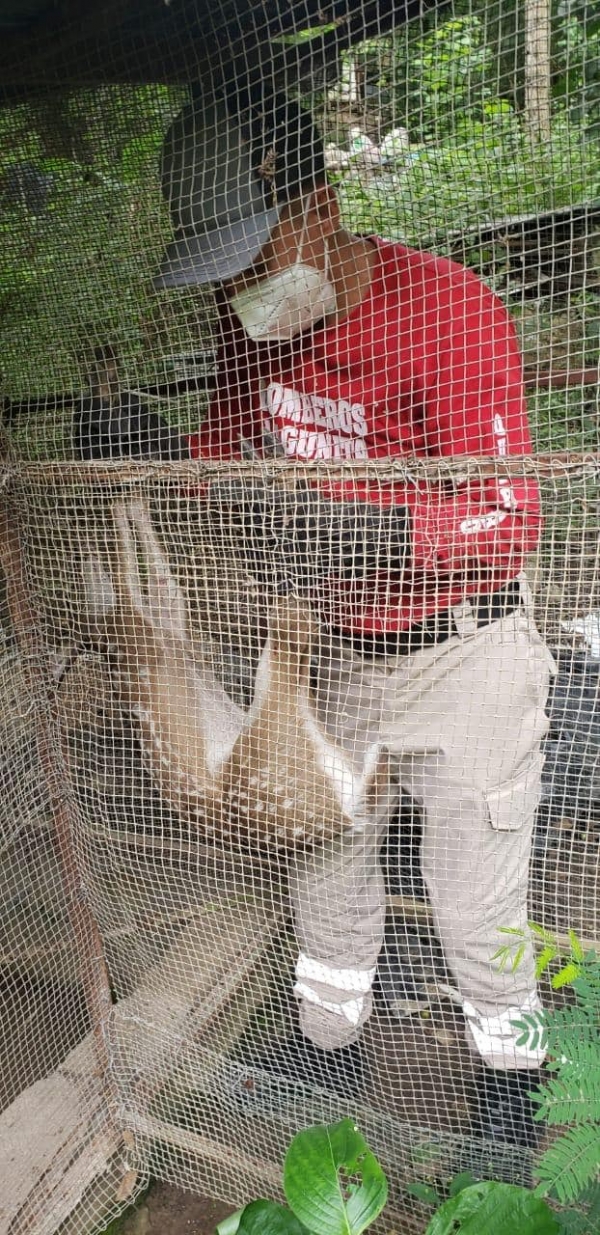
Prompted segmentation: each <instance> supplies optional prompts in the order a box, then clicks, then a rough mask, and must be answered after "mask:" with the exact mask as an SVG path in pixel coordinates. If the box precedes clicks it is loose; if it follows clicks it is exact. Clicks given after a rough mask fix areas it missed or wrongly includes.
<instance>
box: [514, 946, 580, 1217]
mask: <svg viewBox="0 0 600 1235" xmlns="http://www.w3.org/2000/svg"><path fill="white" fill-rule="evenodd" d="M502 933H503V934H505V935H507V936H509V938H510V942H509V943H507V944H506V945H503V946H502V947H501V948H499V949H498V951H497V952H496V954H495V958H494V959H495V960H496V963H497V964H499V965H500V966H501V967H502V966H505V965H506V964H511V965H512V966H513V967H514V958H515V957H518V955H519V953H520V951H521V948H522V946H523V941H524V940H525V939H529V940H530V941H533V942H536V941H537V943H538V945H539V946H540V951H539V953H538V958H537V973H538V977H541V975H542V974H543V973H547V972H549V971H551V970H554V972H552V977H551V983H552V986H553V988H554V989H555V990H562V989H563V988H565V987H567V986H569V987H571V988H572V990H573V993H574V996H575V1002H574V1004H571V1005H567V1006H564V1007H560V1008H551V1009H545V1010H544V1011H541V1012H537V1013H532V1014H528V1015H524V1016H523V1017H522V1018H521V1019H520V1020H519V1021H515V1026H516V1027H517V1028H518V1029H519V1030H520V1031H521V1037H520V1039H519V1042H520V1043H521V1044H523V1045H525V1044H529V1045H530V1046H537V1045H543V1046H545V1047H546V1049H547V1050H548V1054H549V1059H548V1062H547V1063H546V1078H547V1079H546V1080H545V1082H544V1084H543V1085H541V1086H540V1088H539V1090H538V1091H537V1092H536V1093H535V1094H534V1097H535V1101H536V1102H537V1104H538V1111H537V1113H536V1119H538V1120H544V1121H545V1122H546V1123H547V1124H548V1125H550V1126H560V1127H565V1131H564V1132H562V1133H561V1135H560V1136H559V1137H558V1138H557V1139H556V1140H555V1141H553V1143H552V1144H551V1145H550V1147H549V1148H548V1149H547V1150H546V1152H545V1153H544V1154H543V1155H542V1157H541V1159H540V1161H539V1162H538V1164H537V1168H536V1172H537V1176H538V1178H539V1184H538V1187H537V1188H536V1195H538V1196H552V1197H555V1198H556V1199H557V1200H558V1201H560V1202H561V1203H562V1204H564V1205H573V1204H575V1206H576V1208H575V1210H574V1212H573V1213H571V1214H569V1213H567V1214H566V1215H564V1216H561V1222H563V1226H564V1229H565V1230H570V1231H577V1232H580V1231H581V1232H586V1233H587V1232H589V1235H595V1233H596V1232H597V1230H598V1227H597V1226H594V1225H593V1222H592V1216H591V1215H593V1213H594V1211H597V1212H600V957H598V955H597V954H596V953H595V952H594V951H593V950H588V951H586V949H585V948H584V947H583V944H582V943H581V940H580V939H579V937H578V936H577V935H576V933H575V932H574V931H569V951H568V953H566V954H565V953H564V950H563V948H562V947H561V945H560V944H559V941H558V940H557V939H556V937H555V936H553V935H552V934H551V933H550V932H549V931H546V930H544V929H543V927H540V926H538V925H537V924H536V923H534V922H530V923H529V924H528V927H527V930H526V931H521V930H517V929H513V928H505V929H503V932H502ZM511 958H512V959H511ZM586 1211H587V1212H586ZM563 1218H564V1221H563Z"/></svg>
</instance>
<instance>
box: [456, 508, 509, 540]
mask: <svg viewBox="0 0 600 1235" xmlns="http://www.w3.org/2000/svg"><path fill="white" fill-rule="evenodd" d="M506 517H507V514H506V511H505V510H492V511H490V513H489V515H475V516H473V518H471V519H463V521H462V523H461V524H460V530H461V532H462V533H463V536H472V535H473V534H474V533H477V532H489V531H490V530H491V528H493V527H498V524H499V523H504V520H505V519H506Z"/></svg>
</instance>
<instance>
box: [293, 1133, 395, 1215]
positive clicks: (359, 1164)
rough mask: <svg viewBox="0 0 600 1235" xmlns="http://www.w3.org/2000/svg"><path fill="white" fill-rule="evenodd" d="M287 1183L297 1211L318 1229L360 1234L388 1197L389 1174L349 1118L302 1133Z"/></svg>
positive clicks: (297, 1138)
mask: <svg viewBox="0 0 600 1235" xmlns="http://www.w3.org/2000/svg"><path fill="white" fill-rule="evenodd" d="M308 1181H310V1187H307V1184H308ZM283 1186H284V1190H285V1195H286V1197H287V1199H288V1202H289V1204H290V1206H291V1208H292V1210H293V1211H294V1213H295V1214H296V1216H297V1217H298V1218H299V1219H300V1220H301V1221H302V1222H303V1223H304V1224H305V1225H306V1226H307V1227H308V1229H309V1230H312V1231H318V1233H319V1235H346V1232H349V1233H350V1232H351V1233H352V1235H361V1232H362V1231H364V1230H365V1229H366V1227H368V1226H370V1224H371V1223H372V1222H373V1221H374V1220H375V1218H376V1217H377V1214H379V1213H380V1212H381V1210H382V1209H383V1207H384V1205H385V1202H386V1200H387V1182H386V1178H385V1175H384V1174H383V1171H382V1170H381V1167H380V1165H379V1163H378V1162H377V1159H376V1158H375V1157H374V1155H373V1154H372V1153H371V1151H370V1150H369V1148H368V1146H367V1144H366V1142H365V1140H364V1139H363V1137H362V1136H361V1134H360V1132H359V1131H358V1129H357V1128H356V1127H355V1125H354V1124H353V1123H352V1120H350V1119H344V1120H342V1121H341V1123H338V1124H335V1125H334V1126H333V1127H329V1128H327V1127H323V1128H313V1129H310V1130H308V1131H305V1132H300V1133H298V1136H296V1137H295V1138H294V1140H293V1142H292V1144H291V1145H290V1148H289V1150H288V1152H287V1154H286V1158H285V1165H284V1171H283Z"/></svg>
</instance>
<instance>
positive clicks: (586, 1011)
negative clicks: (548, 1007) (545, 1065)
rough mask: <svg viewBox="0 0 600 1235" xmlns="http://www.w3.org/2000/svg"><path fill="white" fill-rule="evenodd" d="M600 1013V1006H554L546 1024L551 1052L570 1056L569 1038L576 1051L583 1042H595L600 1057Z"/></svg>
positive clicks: (548, 1014) (559, 1055) (548, 1013)
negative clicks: (567, 1045) (599, 1025)
mask: <svg viewBox="0 0 600 1235" xmlns="http://www.w3.org/2000/svg"><path fill="white" fill-rule="evenodd" d="M598 1015H599V1006H595V1007H593V1006H590V1007H589V1008H582V1007H579V1006H578V1007H574V1008H554V1009H552V1011H550V1012H547V1013H546V1016H545V1021H544V1024H545V1027H546V1035H547V1043H548V1050H549V1051H550V1053H551V1054H553V1055H556V1056H558V1057H559V1058H560V1057H561V1056H563V1055H566V1056H567V1057H568V1058H570V1052H569V1050H567V1048H566V1042H567V1038H568V1039H569V1046H570V1047H572V1049H573V1050H574V1051H577V1050H578V1047H579V1044H581V1043H590V1044H593V1045H594V1046H595V1048H596V1052H597V1053H598V1058H599V1059H600V1031H599V1029H598Z"/></svg>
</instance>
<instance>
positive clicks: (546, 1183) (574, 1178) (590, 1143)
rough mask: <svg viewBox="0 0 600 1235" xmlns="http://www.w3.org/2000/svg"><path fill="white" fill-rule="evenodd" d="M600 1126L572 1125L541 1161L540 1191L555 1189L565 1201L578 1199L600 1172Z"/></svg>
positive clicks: (546, 1191)
mask: <svg viewBox="0 0 600 1235" xmlns="http://www.w3.org/2000/svg"><path fill="white" fill-rule="evenodd" d="M598 1141H599V1137H598V1126H597V1125H595V1126H594V1125H593V1124H591V1125H590V1124H583V1126H582V1127H580V1128H569V1129H568V1131H567V1132H565V1133H564V1136H561V1137H559V1138H558V1140H557V1141H554V1143H553V1144H552V1145H551V1146H550V1148H549V1149H547V1150H546V1153H545V1154H543V1155H542V1157H541V1158H540V1161H539V1162H538V1164H537V1175H538V1178H539V1180H540V1184H539V1186H538V1188H536V1192H537V1193H538V1195H543V1194H545V1193H548V1192H551V1193H552V1195H553V1196H556V1197H557V1198H558V1200H559V1201H561V1203H562V1204H563V1205H567V1204H569V1202H570V1201H573V1200H575V1199H576V1198H577V1197H578V1196H579V1195H580V1194H581V1192H582V1191H583V1189H584V1188H586V1187H587V1186H588V1185H589V1184H590V1183H592V1182H594V1181H595V1180H596V1179H597V1176H598V1166H599V1161H598Z"/></svg>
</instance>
